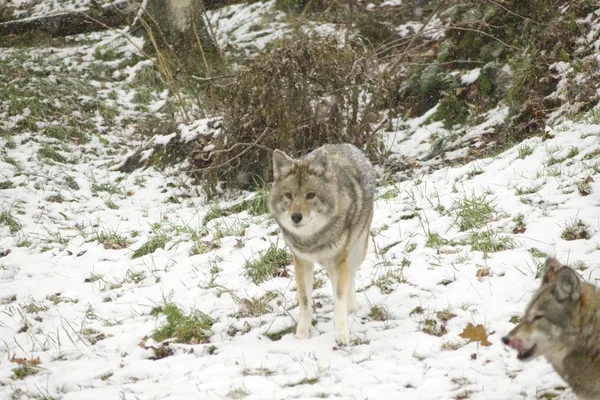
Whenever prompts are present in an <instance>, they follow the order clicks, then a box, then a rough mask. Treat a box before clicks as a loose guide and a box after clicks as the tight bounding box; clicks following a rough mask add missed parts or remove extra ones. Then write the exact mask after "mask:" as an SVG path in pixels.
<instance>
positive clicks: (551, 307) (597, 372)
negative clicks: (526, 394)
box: [502, 257, 600, 400]
mask: <svg viewBox="0 0 600 400" xmlns="http://www.w3.org/2000/svg"><path fill="white" fill-rule="evenodd" d="M599 312H600V294H599V292H598V290H597V289H596V287H595V286H593V285H591V284H589V283H587V282H584V281H582V280H581V278H580V277H579V275H578V274H577V273H576V272H575V271H574V270H573V269H571V268H569V267H567V266H563V265H562V264H560V263H559V262H558V260H556V259H555V258H553V257H549V258H548V259H547V260H546V264H545V267H544V275H543V278H542V286H541V287H540V288H539V289H538V291H537V292H536V293H535V294H534V295H533V298H532V300H531V301H530V303H529V305H528V306H527V308H526V310H525V315H524V318H523V320H522V321H521V322H520V323H519V324H518V325H517V326H515V327H514V329H513V330H511V331H510V332H509V333H508V335H506V336H505V337H503V338H502V341H503V342H504V344H506V345H507V346H509V347H510V348H512V349H514V350H516V351H517V358H518V359H519V360H523V361H527V360H532V359H534V358H536V357H538V356H544V357H545V358H546V359H547V360H548V362H550V363H551V364H552V366H553V367H554V370H555V371H556V372H557V373H558V374H559V375H560V376H561V377H562V378H563V379H564V380H565V381H566V382H567V383H568V384H569V385H570V386H571V388H572V389H573V391H574V392H575V394H577V396H578V397H579V398H580V399H582V400H583V399H585V400H591V399H600V319H599V317H598V313H599Z"/></svg>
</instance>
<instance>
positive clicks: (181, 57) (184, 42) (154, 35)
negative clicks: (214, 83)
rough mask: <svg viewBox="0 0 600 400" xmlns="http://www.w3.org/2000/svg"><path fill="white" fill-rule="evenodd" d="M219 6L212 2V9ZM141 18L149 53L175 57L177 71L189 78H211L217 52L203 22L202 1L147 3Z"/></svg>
mask: <svg viewBox="0 0 600 400" xmlns="http://www.w3.org/2000/svg"><path fill="white" fill-rule="evenodd" d="M218 3H219V2H218V1H212V2H211V6H215V5H217V4H218ZM142 19H143V20H144V21H143V22H142V24H143V25H144V27H145V28H146V31H147V32H146V33H147V35H148V36H149V37H150V39H151V40H149V41H148V44H149V46H152V47H153V49H152V50H154V51H157V50H158V51H166V52H168V53H171V55H174V56H175V59H176V62H177V64H179V65H178V68H180V69H181V70H182V71H181V72H184V73H187V74H188V75H202V76H211V75H212V73H213V72H214V71H213V70H214V68H215V65H216V64H218V61H219V60H220V53H219V49H218V47H217V45H216V43H215V42H214V38H213V36H212V34H211V31H210V28H209V27H207V24H206V23H205V18H204V4H203V1H202V0H148V8H147V10H146V14H144V15H143V16H142ZM148 30H150V32H148Z"/></svg>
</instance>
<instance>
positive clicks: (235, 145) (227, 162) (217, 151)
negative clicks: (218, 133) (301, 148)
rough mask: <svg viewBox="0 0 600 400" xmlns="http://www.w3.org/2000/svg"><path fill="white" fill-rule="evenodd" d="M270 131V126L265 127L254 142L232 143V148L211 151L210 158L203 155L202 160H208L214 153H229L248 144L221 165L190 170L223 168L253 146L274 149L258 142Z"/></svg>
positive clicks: (268, 149)
mask: <svg viewBox="0 0 600 400" xmlns="http://www.w3.org/2000/svg"><path fill="white" fill-rule="evenodd" d="M268 132H269V128H265V130H264V131H263V133H261V134H260V135H259V136H258V137H257V138H256V140H255V141H254V142H252V143H235V144H234V145H232V146H231V147H230V148H228V149H223V150H215V151H213V152H211V153H210V154H209V157H208V158H204V157H203V158H202V160H203V161H208V160H210V159H211V158H212V156H213V155H215V154H222V153H229V152H230V151H232V150H233V149H235V148H236V147H240V146H247V147H246V148H245V149H244V150H242V151H240V152H239V153H238V154H236V155H235V156H233V157H232V158H230V159H228V160H227V161H225V162H222V163H221V164H219V165H211V166H208V167H206V168H197V169H194V170H192V171H190V172H198V171H210V170H213V169H218V168H222V167H224V166H225V165H227V164H230V163H231V162H232V161H234V160H236V159H238V158H240V157H241V156H243V155H244V154H246V153H247V152H248V151H250V149H251V148H253V147H259V148H262V149H263V150H267V151H273V149H271V148H269V147H267V146H263V145H262V144H258V142H260V141H261V140H262V139H263V138H264V137H265V135H266V134H267V133H268Z"/></svg>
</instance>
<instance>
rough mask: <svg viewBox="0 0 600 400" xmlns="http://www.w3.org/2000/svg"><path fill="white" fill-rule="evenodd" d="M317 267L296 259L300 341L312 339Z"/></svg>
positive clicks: (297, 327) (295, 273) (298, 336)
mask: <svg viewBox="0 0 600 400" xmlns="http://www.w3.org/2000/svg"><path fill="white" fill-rule="evenodd" d="M314 268H315V265H314V264H313V263H312V262H310V261H305V260H301V259H299V258H298V257H294V275H295V278H296V287H297V289H296V295H297V296H298V304H299V308H300V315H299V317H298V325H297V326H296V337H297V338H298V339H307V338H308V337H310V327H311V325H312V313H313V309H312V289H313V274H314Z"/></svg>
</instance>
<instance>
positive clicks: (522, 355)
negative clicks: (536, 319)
mask: <svg viewBox="0 0 600 400" xmlns="http://www.w3.org/2000/svg"><path fill="white" fill-rule="evenodd" d="M534 352H535V345H533V347H532V348H530V349H529V350H525V349H522V348H521V349H519V353H518V354H517V358H518V359H519V360H522V361H523V360H527V359H528V358H531V356H533V353H534Z"/></svg>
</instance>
